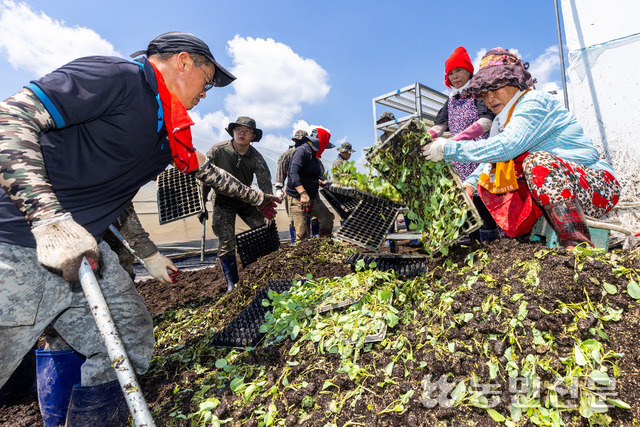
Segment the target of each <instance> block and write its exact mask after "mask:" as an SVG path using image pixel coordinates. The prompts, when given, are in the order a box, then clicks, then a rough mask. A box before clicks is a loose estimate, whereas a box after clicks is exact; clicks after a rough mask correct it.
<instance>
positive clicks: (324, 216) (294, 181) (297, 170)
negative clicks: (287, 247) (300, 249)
mask: <svg viewBox="0 0 640 427" xmlns="http://www.w3.org/2000/svg"><path fill="white" fill-rule="evenodd" d="M330 138H331V134H330V133H329V132H327V131H326V130H325V129H322V128H317V129H313V130H312V131H311V135H310V136H305V137H304V138H303V140H304V143H303V144H302V145H301V146H299V147H298V148H296V149H295V151H294V152H293V155H292V156H291V165H290V166H289V173H288V174H287V188H286V189H285V193H286V195H287V203H288V204H289V215H290V216H291V220H292V221H293V226H294V228H295V230H296V239H297V240H304V239H307V238H309V226H308V225H307V214H308V215H309V216H311V217H316V218H318V223H319V225H320V233H319V235H320V237H321V238H322V237H331V232H332V231H333V219H334V215H333V214H332V213H331V211H330V210H329V209H328V208H327V207H326V206H325V204H324V203H323V202H322V200H321V199H320V195H319V194H318V191H319V188H320V179H319V178H320V177H321V176H322V174H323V172H324V168H323V167H322V163H320V157H321V156H322V153H323V152H324V150H325V149H327V148H334V145H333V144H332V143H331V142H329V139H330Z"/></svg>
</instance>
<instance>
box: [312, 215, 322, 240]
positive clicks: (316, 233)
mask: <svg viewBox="0 0 640 427" xmlns="http://www.w3.org/2000/svg"><path fill="white" fill-rule="evenodd" d="M311 235H312V236H313V237H320V223H319V222H318V219H317V218H313V219H312V220H311Z"/></svg>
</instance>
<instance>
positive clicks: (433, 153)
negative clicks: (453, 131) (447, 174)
mask: <svg viewBox="0 0 640 427" xmlns="http://www.w3.org/2000/svg"><path fill="white" fill-rule="evenodd" d="M446 142H447V138H438V139H436V140H435V141H433V142H432V143H430V144H427V145H424V146H423V147H422V156H423V157H424V158H425V159H427V160H430V161H432V162H440V161H442V160H444V144H445V143H446Z"/></svg>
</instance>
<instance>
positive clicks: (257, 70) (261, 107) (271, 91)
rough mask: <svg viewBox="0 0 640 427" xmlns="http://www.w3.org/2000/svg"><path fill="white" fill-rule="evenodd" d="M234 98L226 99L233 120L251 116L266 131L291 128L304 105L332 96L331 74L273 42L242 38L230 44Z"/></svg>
mask: <svg viewBox="0 0 640 427" xmlns="http://www.w3.org/2000/svg"><path fill="white" fill-rule="evenodd" d="M227 50H228V53H229V55H230V56H231V57H232V58H233V64H234V65H233V67H232V68H231V72H232V73H233V74H234V75H235V76H236V77H237V78H238V79H237V80H236V81H235V82H234V83H233V86H232V87H233V88H234V89H235V94H233V95H229V96H228V97H227V98H226V99H225V107H226V109H227V110H228V111H229V112H230V114H231V115H232V116H234V115H238V116H250V117H252V118H254V119H255V120H256V122H257V123H258V124H259V126H261V127H262V128H265V129H270V128H283V127H288V126H289V125H290V123H291V121H292V120H293V116H294V115H296V114H298V113H299V112H300V111H301V110H302V104H304V103H307V104H314V103H318V102H320V101H322V100H324V98H325V97H326V95H327V94H328V93H329V89H330V86H329V85H328V84H327V81H328V74H327V72H326V71H325V70H324V69H323V68H322V67H320V65H318V63H316V62H315V61H313V60H312V59H305V58H302V57H301V56H299V55H298V54H296V53H295V52H293V50H292V49H291V48H290V47H289V46H287V45H285V44H283V43H278V42H276V41H274V40H273V39H266V40H265V39H260V38H255V39H254V38H251V37H247V38H244V37H240V36H239V35H236V36H235V37H234V38H233V40H231V41H229V47H228V49H227Z"/></svg>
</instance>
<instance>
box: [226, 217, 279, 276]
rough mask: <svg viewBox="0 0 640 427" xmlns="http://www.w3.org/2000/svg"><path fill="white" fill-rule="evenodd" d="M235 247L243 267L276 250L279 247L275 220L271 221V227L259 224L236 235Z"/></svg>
mask: <svg viewBox="0 0 640 427" xmlns="http://www.w3.org/2000/svg"><path fill="white" fill-rule="evenodd" d="M236 248H237V250H238V255H240V262H241V263H242V265H243V266H244V267H246V266H247V265H249V264H251V263H252V262H255V261H257V260H258V258H260V257H263V256H265V255H268V254H270V253H271V252H275V251H277V250H278V249H280V235H279V234H278V229H277V227H276V224H275V222H272V223H271V227H267V226H266V225H261V226H260V227H257V228H253V229H251V230H248V231H245V232H243V233H240V234H238V235H236Z"/></svg>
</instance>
